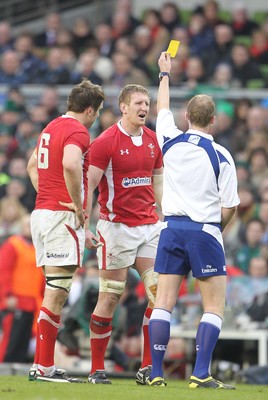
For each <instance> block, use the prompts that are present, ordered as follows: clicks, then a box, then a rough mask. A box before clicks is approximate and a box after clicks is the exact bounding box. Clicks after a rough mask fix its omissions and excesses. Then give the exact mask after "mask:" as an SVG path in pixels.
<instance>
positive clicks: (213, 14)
mask: <svg viewBox="0 0 268 400" xmlns="http://www.w3.org/2000/svg"><path fill="white" fill-rule="evenodd" d="M219 11H220V9H219V4H218V2H217V1H216V0H206V2H205V4H204V6H203V14H204V17H205V19H206V25H207V26H209V27H211V28H214V27H216V26H217V25H219V24H222V23H223V20H222V19H221V18H220V17H219Z"/></svg>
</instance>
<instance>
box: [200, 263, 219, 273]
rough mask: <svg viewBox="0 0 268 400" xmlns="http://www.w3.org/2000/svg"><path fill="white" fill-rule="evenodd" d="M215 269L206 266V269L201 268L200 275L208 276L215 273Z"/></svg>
mask: <svg viewBox="0 0 268 400" xmlns="http://www.w3.org/2000/svg"><path fill="white" fill-rule="evenodd" d="M217 271H218V269H217V268H212V265H206V268H202V274H208V273H210V272H217Z"/></svg>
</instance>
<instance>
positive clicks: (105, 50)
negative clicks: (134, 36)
mask: <svg viewBox="0 0 268 400" xmlns="http://www.w3.org/2000/svg"><path fill="white" fill-rule="evenodd" d="M94 35H95V38H96V41H97V45H98V47H99V52H100V54H101V55H102V56H104V57H111V55H112V53H113V51H114V45H115V40H114V39H113V37H112V28H111V26H110V25H109V24H107V23H104V22H102V23H100V24H98V25H97V26H96V29H95V31H94ZM117 40H120V38H118V39H117Z"/></svg>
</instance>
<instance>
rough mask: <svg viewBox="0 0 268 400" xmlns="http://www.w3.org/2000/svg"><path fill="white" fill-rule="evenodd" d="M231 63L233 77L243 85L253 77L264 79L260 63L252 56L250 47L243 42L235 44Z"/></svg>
mask: <svg viewBox="0 0 268 400" xmlns="http://www.w3.org/2000/svg"><path fill="white" fill-rule="evenodd" d="M230 64H231V67H232V72H233V77H234V79H235V80H237V84H238V85H240V86H241V87H246V86H247V83H248V82H249V81H250V80H252V79H263V76H262V73H261V71H260V69H259V67H258V64H257V63H256V62H255V61H254V60H252V59H251V58H250V54H249V49H248V48H247V47H246V46H245V45H243V44H235V45H234V46H233V48H232V51H231V55H230Z"/></svg>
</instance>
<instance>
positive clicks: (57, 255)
mask: <svg viewBox="0 0 268 400" xmlns="http://www.w3.org/2000/svg"><path fill="white" fill-rule="evenodd" d="M46 256H47V258H67V257H69V253H47V254H46Z"/></svg>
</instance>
